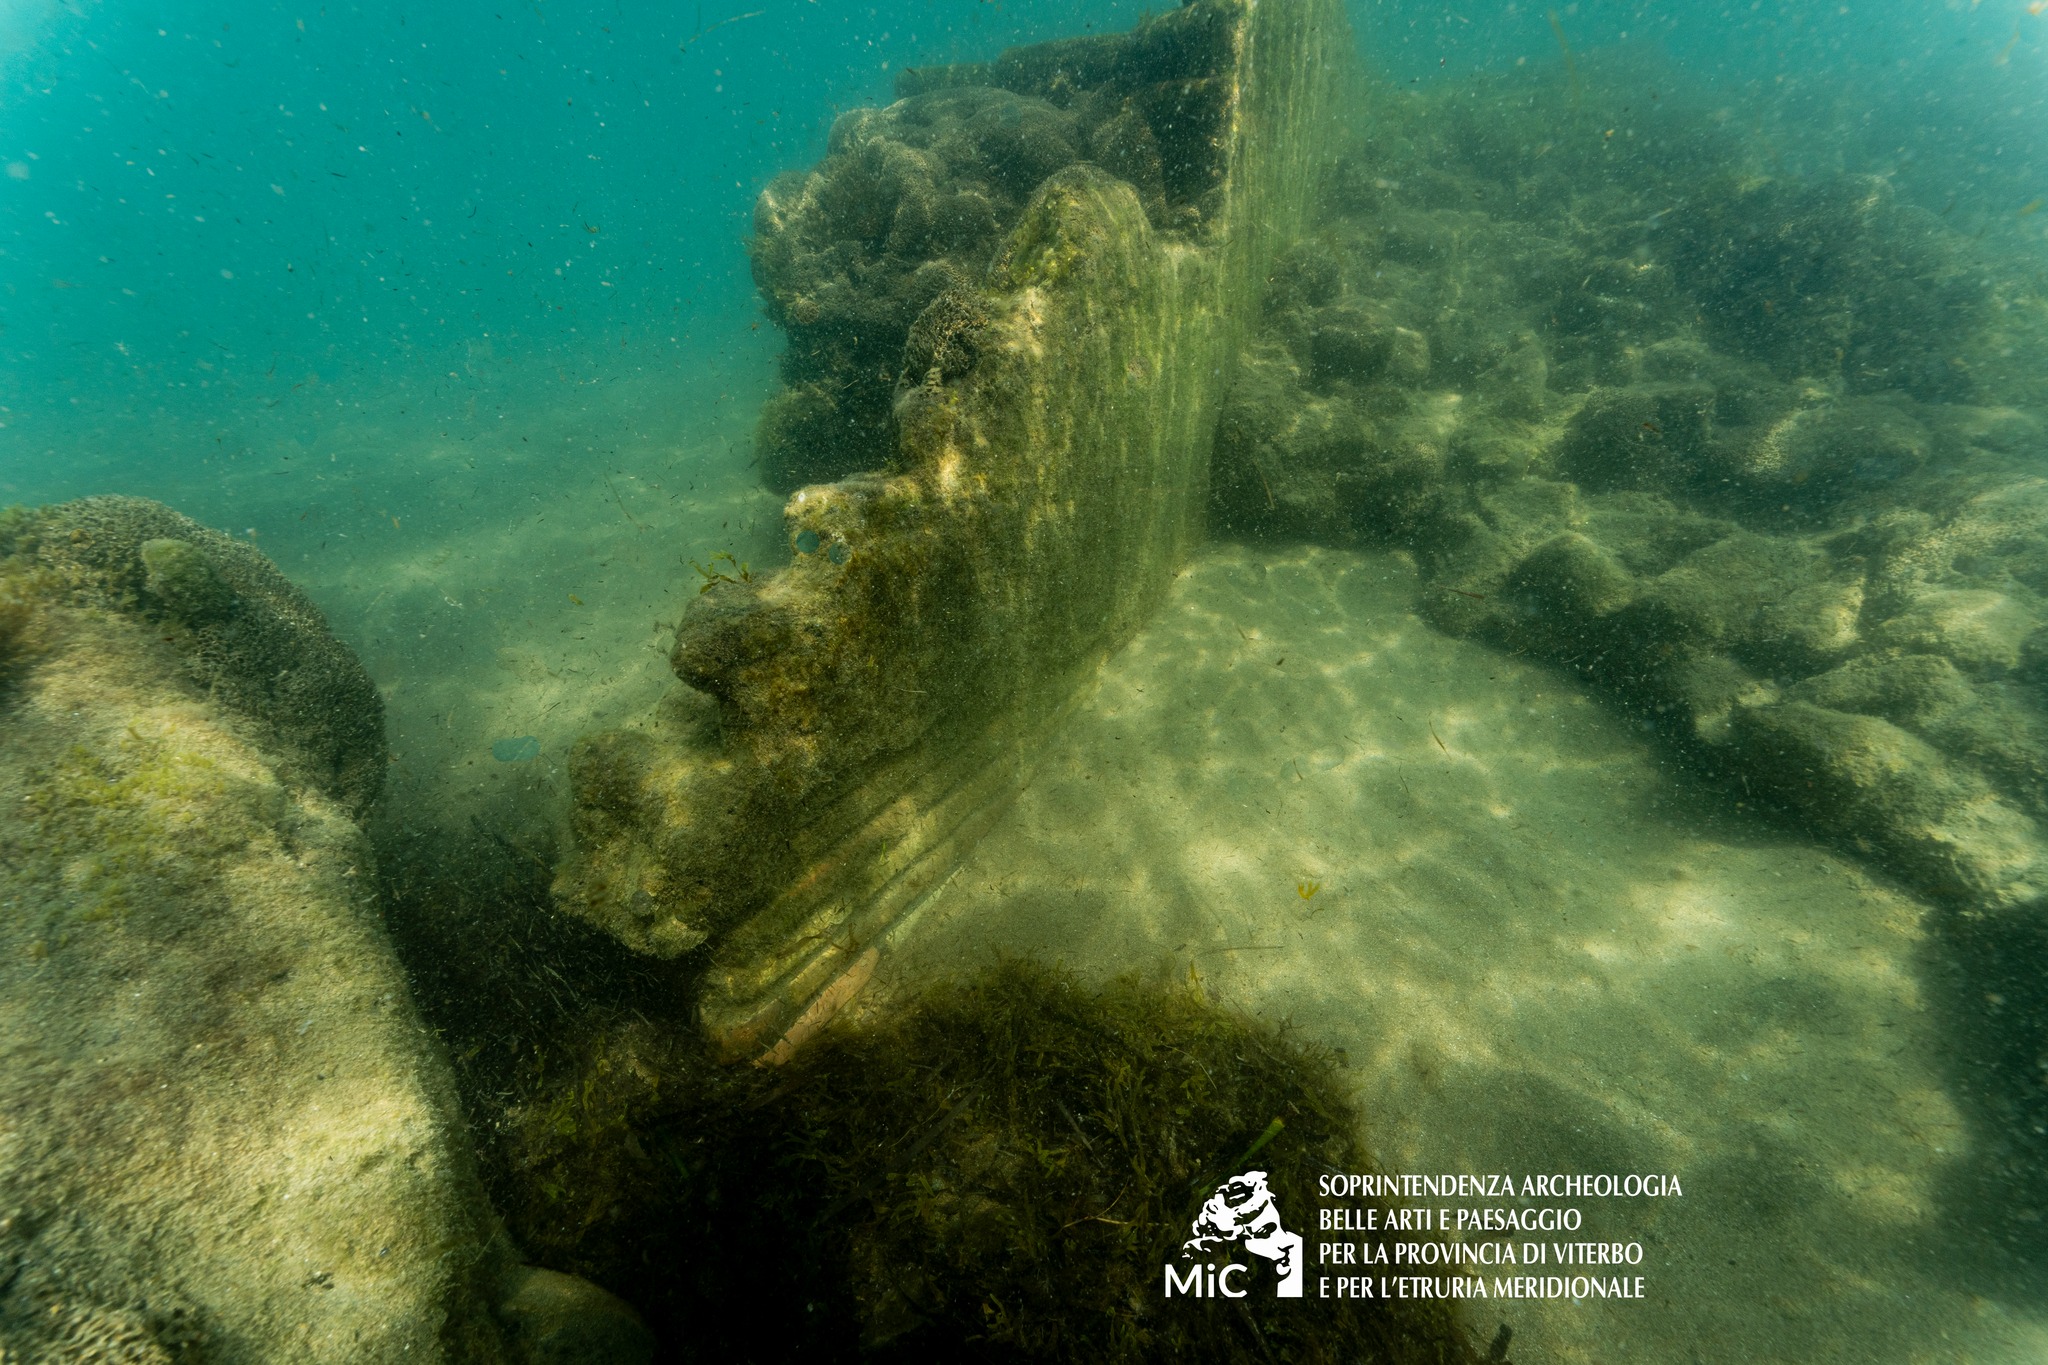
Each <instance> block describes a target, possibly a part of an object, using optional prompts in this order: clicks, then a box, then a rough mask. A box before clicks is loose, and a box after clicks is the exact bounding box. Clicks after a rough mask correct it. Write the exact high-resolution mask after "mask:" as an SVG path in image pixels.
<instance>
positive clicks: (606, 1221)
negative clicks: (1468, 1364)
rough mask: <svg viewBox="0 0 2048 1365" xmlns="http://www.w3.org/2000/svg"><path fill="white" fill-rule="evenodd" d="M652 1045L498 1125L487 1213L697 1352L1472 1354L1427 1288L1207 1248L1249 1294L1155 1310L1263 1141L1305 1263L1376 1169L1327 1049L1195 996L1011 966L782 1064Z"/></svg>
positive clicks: (1369, 1357)
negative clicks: (495, 1197)
mask: <svg viewBox="0 0 2048 1365" xmlns="http://www.w3.org/2000/svg"><path fill="white" fill-rule="evenodd" d="M654 1044H655V1040H654V1039H653V1038H652V1037H651V1036H649V1035H648V1034H647V1033H646V1031H645V1030H636V1029H634V1028H633V1027H631V1026H630V1025H629V1026H628V1027H626V1028H625V1029H622V1030H620V1031H619V1036H618V1037H617V1038H615V1039H613V1040H612V1041H611V1042H609V1043H606V1044H603V1045H601V1046H599V1047H598V1048H597V1049H596V1050H595V1052H594V1053H593V1054H592V1056H591V1057H590V1058H589V1060H588V1063H587V1064H586V1066H585V1067H584V1068H583V1069H582V1070H581V1071H580V1072H578V1073H576V1074H574V1075H570V1076H567V1077H564V1078H562V1079H560V1080H558V1081H557V1082H555V1083H554V1085H553V1086H552V1087H551V1089H550V1092H549V1094H548V1095H546V1096H543V1097H542V1098H541V1099H540V1100H537V1101H536V1102H535V1103H533V1104H532V1105H530V1106H528V1107H527V1108H526V1109H525V1110H524V1111H523V1112H522V1113H521V1114H519V1115H515V1125H514V1126H515V1127H517V1128H519V1129H520V1130H521V1131H523V1133H524V1134H525V1137H526V1142H527V1145H526V1146H525V1148H524V1150H523V1151H519V1152H516V1153H515V1156H514V1166H515V1168H516V1169H517V1171H518V1173H519V1174H518V1175H517V1177H516V1178H515V1180H514V1182H513V1183H514V1184H516V1185H520V1186H522V1187H523V1188H524V1190H525V1196H524V1198H523V1199H522V1198H520V1197H518V1194H517V1192H516V1191H512V1190H507V1191H504V1192H502V1193H501V1207H504V1208H506V1209H507V1212H508V1217H509V1218H510V1221H511V1223H512V1228H513V1231H514V1234H515V1235H516V1236H519V1237H520V1238H521V1239H522V1240H523V1241H525V1242H526V1244H527V1249H528V1252H529V1254H536V1255H538V1256H540V1257H541V1258H542V1259H549V1260H556V1261H559V1262H561V1263H562V1267H563V1268H565V1269H569V1268H573V1269H577V1270H579V1271H582V1272H584V1273H588V1274H592V1275H593V1276H595V1277H596V1278H598V1279H600V1280H601V1281H603V1282H605V1283H606V1284H607V1286H608V1287H609V1288H612V1289H613V1290H615V1291H616V1292H619V1293H622V1294H624V1295H625V1296H627V1297H628V1298H629V1299H630V1300H632V1301H633V1302H634V1303H635V1305H636V1306H638V1307H639V1308H641V1309H642V1311H644V1312H646V1313H647V1314H648V1316H649V1317H650V1319H651V1320H652V1321H653V1322H654V1324H655V1325H656V1328H657V1330H658V1331H659V1332H660V1333H661V1334H662V1335H663V1337H664V1338H665V1339H667V1340H669V1341H671V1342H674V1341H679V1340H683V1339H687V1340H689V1342H690V1343H691V1345H692V1347H693V1349H695V1350H698V1351H701V1352H703V1353H704V1354H705V1355H706V1356H710V1357H724V1356H727V1355H732V1356H734V1357H737V1358H746V1359H754V1360H777V1359H791V1358H797V1357H803V1358H827V1359H840V1358H847V1359H850V1358H854V1357H859V1358H862V1359H869V1360H906V1361H908V1360H931V1359H961V1358H973V1359H997V1360H1017V1361H1040V1360H1043V1361H1069V1360H1073V1361H1079V1360H1101V1361H1149V1360H1160V1361H1167V1360H1172V1361H1183V1360H1185V1361H1212V1360H1215V1361H1221V1360H1244V1361H1323V1360H1329V1361H1336V1360H1345V1361H1443V1362H1448V1361H1466V1360H1473V1359H1476V1358H1477V1357H1476V1356H1475V1355H1474V1353H1473V1352H1472V1350H1471V1347H1470V1345H1469V1343H1468V1342H1467V1340H1466V1338H1465V1337H1464V1335H1463V1333H1462V1331H1461V1330H1460V1329H1459V1327H1458V1326H1457V1325H1456V1323H1455V1322H1454V1320H1453V1318H1452V1316H1451V1314H1450V1312H1449V1310H1448V1309H1447V1308H1446V1307H1445V1306H1444V1305H1442V1304H1437V1303H1429V1302H1421V1303H1413V1304H1409V1303H1402V1304H1370V1303H1360V1302H1357V1301H1352V1300H1343V1301H1339V1300H1321V1299H1317V1298H1315V1297H1314V1296H1313V1278H1311V1290H1310V1297H1308V1298H1305V1299H1302V1300H1298V1301H1296V1300H1289V1301H1281V1300H1278V1299H1276V1298H1275V1297H1273V1292H1272V1285H1273V1281H1272V1280H1271V1278H1269V1276H1270V1270H1271V1268H1270V1266H1269V1265H1268V1264H1267V1263H1266V1262H1265V1261H1262V1260H1260V1259H1259V1258H1257V1257H1255V1256H1251V1255H1249V1254H1238V1255H1233V1256H1224V1257H1221V1258H1220V1259H1229V1260H1237V1261H1241V1262H1249V1263H1251V1265H1252V1276H1251V1278H1250V1279H1249V1280H1248V1281H1247V1284H1248V1287H1249V1288H1250V1289H1251V1295H1250V1297H1249V1298H1248V1299H1246V1300H1244V1301H1242V1304H1240V1302H1239V1301H1236V1300H1205V1299H1189V1298H1184V1297H1177V1298H1175V1299H1173V1300H1170V1301H1169V1300H1167V1299H1166V1297H1165V1292H1164V1276H1165V1267H1166V1266H1167V1265H1169V1264H1172V1265H1175V1266H1177V1267H1180V1266H1183V1262H1182V1261H1181V1259H1180V1250H1181V1245H1182V1243H1183V1242H1184V1241H1185V1240H1186V1239H1187V1238H1188V1237H1189V1236H1190V1229H1191V1224H1192V1222H1193V1220H1194V1218H1195V1216H1196V1214H1197V1211H1198V1210H1199V1208H1200V1206H1201V1204H1202V1202H1203V1200H1204V1199H1205V1198H1207V1197H1208V1195H1209V1194H1210V1193H1211V1192H1212V1191H1213V1189H1214V1188H1215V1186H1216V1184H1217V1183H1218V1182H1219V1181H1221V1180H1222V1179H1223V1178H1225V1177H1226V1176H1229V1175H1233V1174H1235V1173H1237V1172H1238V1171H1239V1170H1241V1169H1244V1167H1243V1166H1242V1165H1240V1164H1238V1163H1239V1162H1240V1161H1241V1160H1242V1158H1244V1156H1245V1155H1246V1153H1247V1152H1248V1151H1249V1150H1251V1149H1252V1148H1253V1146H1254V1144H1256V1143H1258V1142H1259V1140H1260V1138H1261V1137H1262V1136H1266V1137H1268V1141H1267V1143H1266V1145H1265V1146H1264V1147H1263V1148H1261V1149H1259V1150H1258V1152H1257V1159H1256V1160H1255V1161H1253V1162H1251V1163H1249V1164H1250V1165H1252V1166H1255V1167H1256V1168H1259V1169H1263V1170H1265V1171H1266V1172H1268V1184H1269V1187H1270V1188H1271V1189H1272V1191H1273V1193H1274V1196H1275V1199H1276V1202H1277V1204H1278V1207H1279V1208H1280V1209H1281V1210H1282V1211H1283V1212H1284V1213H1285V1214H1286V1215H1287V1220H1288V1226H1289V1228H1290V1230H1292V1231H1298V1232H1301V1233H1302V1234H1304V1236H1306V1237H1307V1238H1308V1239H1309V1246H1308V1248H1306V1249H1305V1254H1307V1255H1309V1256H1310V1257H1311V1263H1310V1271H1311V1276H1313V1261H1312V1256H1313V1250H1312V1248H1313V1237H1314V1224H1313V1219H1314V1210H1315V1209H1316V1207H1317V1205H1316V1197H1315V1178H1316V1176H1317V1175H1318V1174H1320V1173H1322V1172H1323V1171H1325V1170H1331V1169H1334V1170H1340V1171H1345V1170H1353V1171H1355V1170H1362V1169H1368V1163H1369V1158H1368V1157H1367V1155H1366V1153H1365V1151H1364V1150H1363V1148H1362V1147H1361V1146H1360V1145H1359V1141H1358V1138H1357V1136H1356V1134H1357V1122H1358V1116H1357V1114H1356V1113H1355V1112H1354V1111H1353V1109H1352V1108H1351V1107H1350V1105H1349V1104H1347V1102H1346V1101H1345V1100H1344V1099H1343V1097H1342V1096H1343V1088H1342V1086H1341V1084H1340V1082H1339V1080H1338V1078H1337V1075H1336V1072H1335V1069H1334V1064H1333V1062H1332V1060H1331V1059H1330V1057H1329V1056H1328V1055H1327V1054H1325V1053H1323V1052H1321V1051H1318V1050H1316V1049H1313V1048H1310V1047H1307V1046H1304V1045H1302V1044H1301V1043H1299V1042H1296V1041H1293V1040H1291V1039H1288V1038H1287V1037H1285V1036H1284V1035H1283V1034H1281V1033H1279V1032H1277V1031H1275V1030H1272V1029H1270V1028H1267V1027H1265V1026H1263V1025H1259V1024H1256V1023H1254V1022H1251V1021H1249V1020H1246V1019H1243V1018H1240V1017H1238V1016H1235V1015H1232V1014H1229V1013H1226V1012H1224V1011H1221V1010H1218V1009H1216V1008H1214V1007H1213V1006H1211V1005H1210V1004H1209V1003H1208V1002H1207V1001H1206V1000H1205V999H1204V998H1203V997H1202V996H1201V995H1200V994H1199V993H1196V992H1193V991H1186V990H1165V989H1158V988H1148V987H1143V986H1140V985H1138V984H1136V983H1134V982H1131V981H1124V982H1119V983H1117V984H1115V985H1113V986H1111V987H1109V988H1108V989H1107V990H1105V991H1102V992H1100V993H1095V992H1091V991H1088V990H1085V989H1083V988H1082V987H1080V986H1079V985H1077V984H1076V983H1075V982H1074V981H1073V980H1072V979H1071V978H1069V977H1067V976H1066V975H1064V974H1062V973H1060V972H1057V971H1054V970H1051V969H1047V968H1044V967H1040V966H1034V965H1030V964H1027V963H1020V962H1009V963H1005V964H1001V965H998V966H996V967H994V968H992V969H990V970H988V971H986V972H984V973H982V974H980V975H977V976H975V977H972V978H970V979H967V980H964V981H960V982H957V983H951V984H946V985H942V986H940V987H937V988H935V989H933V990H932V991H930V992H929V993H928V994H926V995H925V996H923V997H922V998H921V999H919V1000H918V1001H917V1002H915V1003H914V1004H913V1005H911V1006H910V1007H908V1008H907V1009H903V1010H900V1011H896V1012H893V1013H890V1014H888V1015H887V1016H885V1017H883V1018H881V1019H879V1020H877V1021H873V1022H869V1023H866V1024H864V1025H861V1026H859V1027H854V1028H847V1029H839V1030H834V1031H833V1032H831V1033H828V1034H827V1035H826V1036H825V1037H824V1038H822V1039H820V1040H818V1041H817V1042H816V1043H814V1044H813V1045H812V1046H811V1047H810V1048H809V1049H807V1050H806V1051H804V1052H803V1053H800V1054H799V1055H798V1057H797V1058H796V1059H795V1060H794V1061H793V1062H791V1063H790V1064H789V1065H788V1066H786V1067H784V1068H782V1069H780V1070H766V1069H762V1070H757V1069H754V1068H742V1069H732V1070H724V1071H714V1070H712V1069H710V1068H708V1067H706V1068H703V1069H695V1068H691V1069H689V1070H688V1071H685V1072H683V1073H678V1072H677V1071H675V1070H670V1071H668V1072H667V1074H659V1072H660V1068H661V1067H662V1066H663V1065H664V1064H666V1065H668V1066H669V1067H671V1068H672V1067H673V1066H674V1063H675V1061H676V1059H675V1058H674V1057H673V1056H672V1055H671V1056H670V1057H668V1058H666V1059H665V1060H664V1059H663V1058H661V1057H660V1056H659V1055H658V1054H659V1053H660V1051H661V1049H660V1048H658V1047H656V1046H654ZM690 1072H694V1074H690ZM1276 1120H1277V1121H1278V1127H1277V1133H1276V1132H1275V1121H1276ZM515 1145H516V1140H515ZM506 1194H511V1195H512V1196H513V1197H511V1198H506V1197H504V1196H505V1195H506ZM579 1229H580V1234H579V1231H578V1230H579ZM541 1244H545V1245H541ZM1262 1277H1263V1278H1262Z"/></svg>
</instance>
